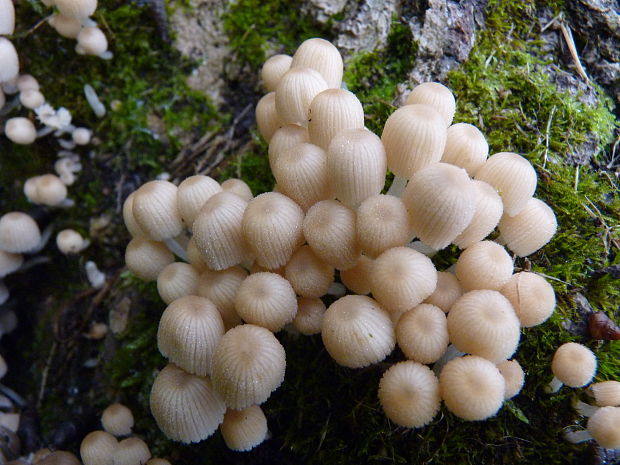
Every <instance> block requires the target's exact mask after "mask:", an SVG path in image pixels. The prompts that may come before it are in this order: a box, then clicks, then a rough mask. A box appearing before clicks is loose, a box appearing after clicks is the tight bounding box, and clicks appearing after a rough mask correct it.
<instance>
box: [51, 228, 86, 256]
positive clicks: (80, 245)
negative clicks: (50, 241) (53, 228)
mask: <svg viewBox="0 0 620 465" xmlns="http://www.w3.org/2000/svg"><path fill="white" fill-rule="evenodd" d="M88 244H89V242H88V241H87V240H85V239H84V238H83V237H82V236H81V235H80V233H79V232H77V231H75V230H74V229H63V230H62V231H60V232H59V233H58V234H57V235H56V246H57V247H58V250H60V251H61V252H62V253H63V254H65V255H71V254H76V253H80V252H81V251H82V250H84V249H85V248H86V247H88Z"/></svg>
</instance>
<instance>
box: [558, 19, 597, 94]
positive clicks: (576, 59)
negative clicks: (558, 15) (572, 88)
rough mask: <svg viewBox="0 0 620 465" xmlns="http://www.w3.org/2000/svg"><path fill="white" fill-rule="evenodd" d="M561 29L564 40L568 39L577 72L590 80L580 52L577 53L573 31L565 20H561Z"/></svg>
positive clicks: (567, 42)
mask: <svg viewBox="0 0 620 465" xmlns="http://www.w3.org/2000/svg"><path fill="white" fill-rule="evenodd" d="M560 30H561V31H562V35H563V36H564V40H565V41H566V45H567V46H568V51H569V52H570V55H571V57H572V59H573V61H574V63H575V66H576V67H577V74H579V76H581V77H582V78H583V79H585V80H586V82H589V81H590V79H589V78H588V75H587V74H586V70H585V69H583V66H581V61H580V60H579V54H578V53H577V47H576V46H575V41H574V39H573V32H572V31H571V30H570V27H568V25H567V24H566V22H565V21H564V20H562V21H561V22H560Z"/></svg>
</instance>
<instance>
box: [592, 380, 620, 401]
mask: <svg viewBox="0 0 620 465" xmlns="http://www.w3.org/2000/svg"><path fill="white" fill-rule="evenodd" d="M589 389H590V391H591V392H592V395H593V396H594V400H595V402H596V405H598V406H599V407H615V406H618V405H620V382H619V381H601V382H599V383H592V384H591V385H590V387H589Z"/></svg>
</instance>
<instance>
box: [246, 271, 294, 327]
mask: <svg viewBox="0 0 620 465" xmlns="http://www.w3.org/2000/svg"><path fill="white" fill-rule="evenodd" d="M235 309H236V310H237V314H238V315H239V316H240V317H241V318H242V319H243V320H244V321H246V322H247V323H251V324H253V325H257V326H262V327H263V328H267V329H269V330H270V331H273V332H274V333H275V332H277V331H280V330H281V329H282V328H283V327H284V325H286V324H287V323H290V322H291V321H293V318H295V313H297V298H296V297H295V291H294V290H293V287H292V286H291V284H290V283H289V282H288V281H287V280H286V279H284V278H283V277H282V276H280V275H279V274H276V273H269V272H262V273H254V274H251V275H250V276H248V277H247V278H245V280H244V281H243V282H242V283H241V285H240V286H239V289H238V290H237V295H236V297H235Z"/></svg>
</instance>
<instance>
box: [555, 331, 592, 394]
mask: <svg viewBox="0 0 620 465" xmlns="http://www.w3.org/2000/svg"><path fill="white" fill-rule="evenodd" d="M596 365H597V361H596V355H594V353H593V352H592V351H591V350H590V349H588V348H587V347H586V346H584V345H581V344H577V343H576V342H567V343H566V344H562V345H561V346H560V347H558V349H557V350H556V351H555V354H554V355H553V361H552V362H551V370H552V371H553V374H554V376H555V377H556V378H557V379H559V380H560V381H561V382H562V383H564V384H566V385H567V386H569V387H572V388H579V387H583V386H585V385H586V384H588V383H589V382H590V381H592V378H593V377H594V374H595V373H596Z"/></svg>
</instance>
